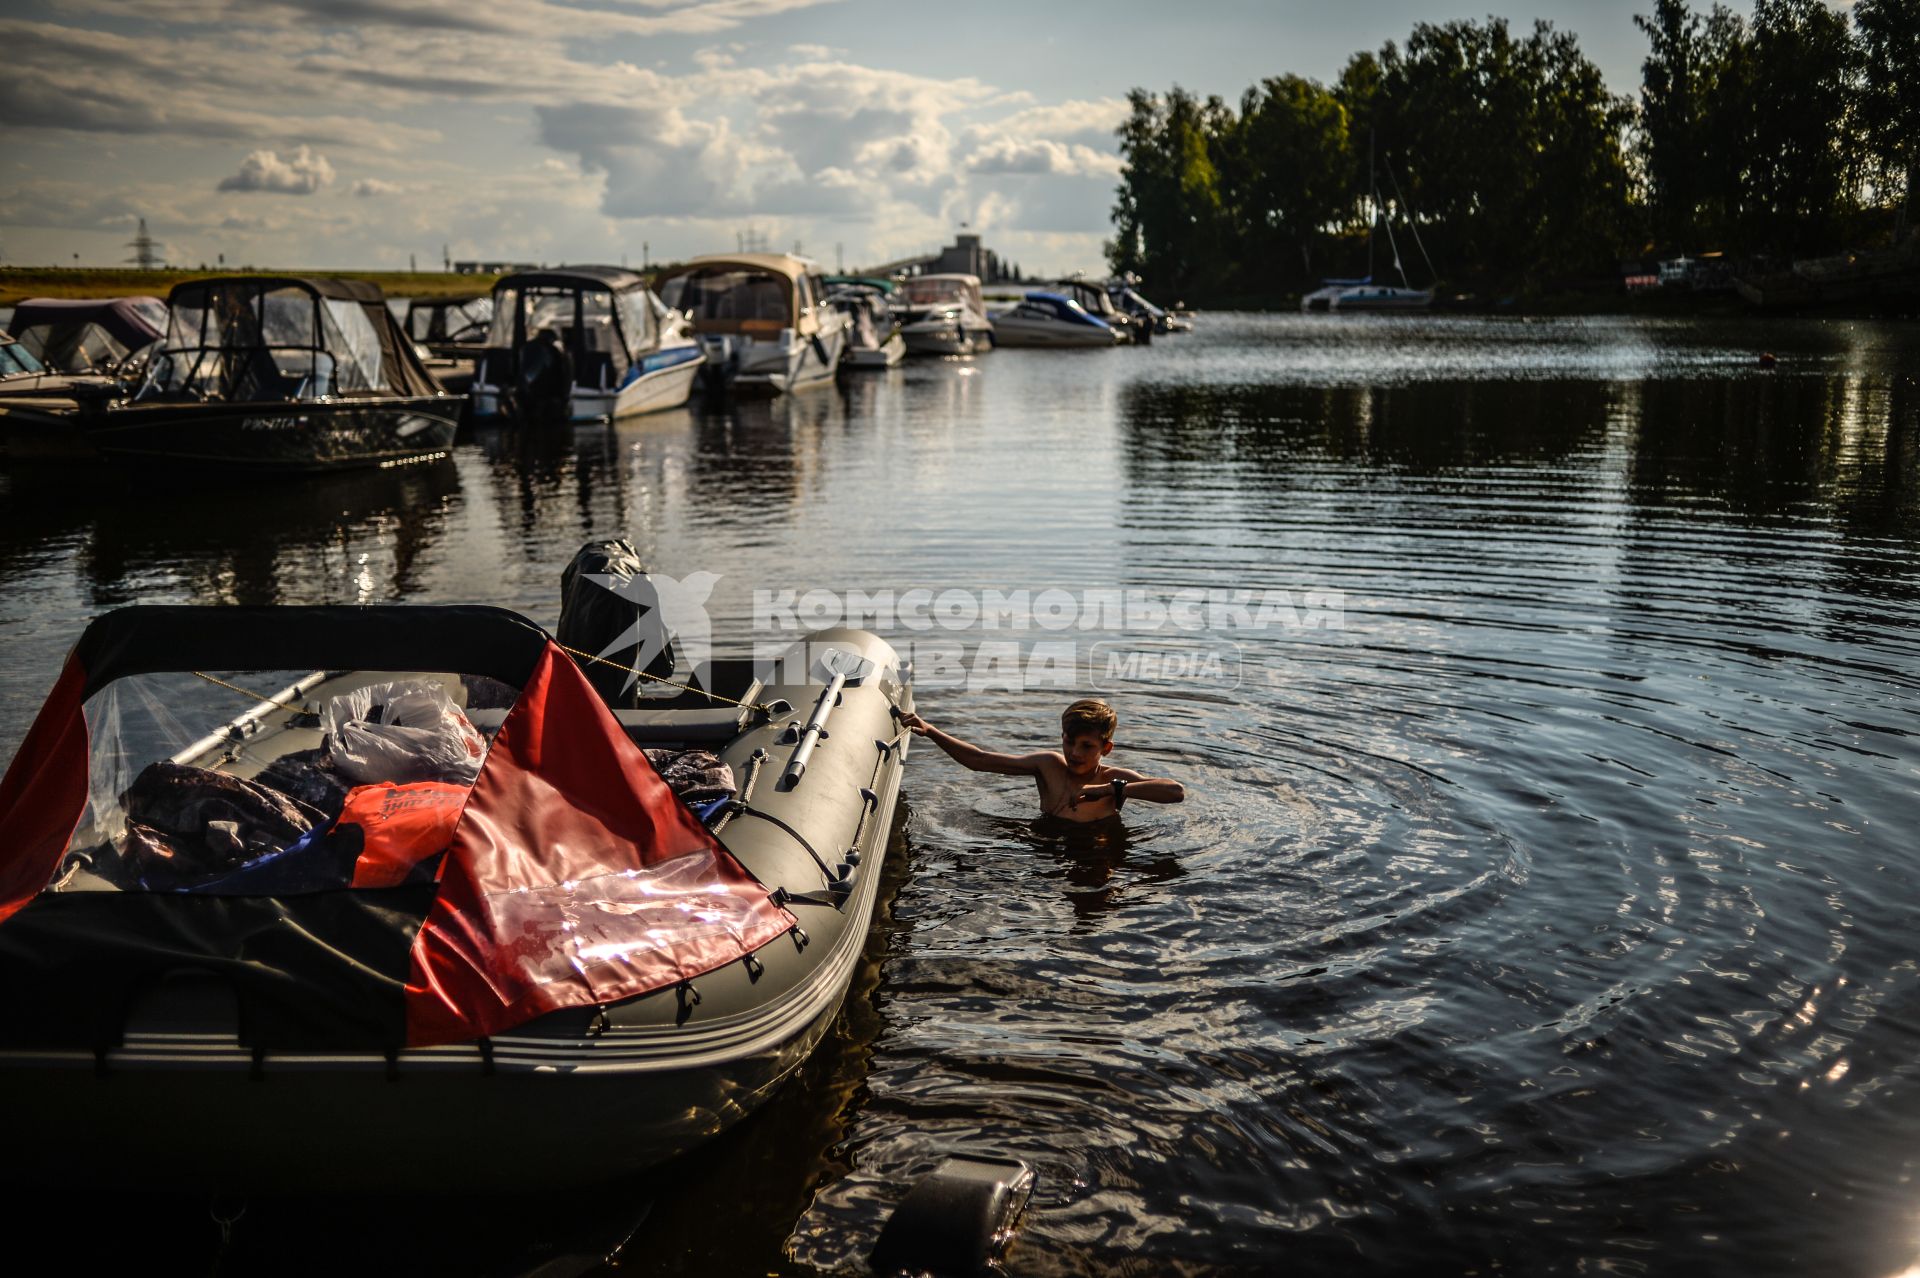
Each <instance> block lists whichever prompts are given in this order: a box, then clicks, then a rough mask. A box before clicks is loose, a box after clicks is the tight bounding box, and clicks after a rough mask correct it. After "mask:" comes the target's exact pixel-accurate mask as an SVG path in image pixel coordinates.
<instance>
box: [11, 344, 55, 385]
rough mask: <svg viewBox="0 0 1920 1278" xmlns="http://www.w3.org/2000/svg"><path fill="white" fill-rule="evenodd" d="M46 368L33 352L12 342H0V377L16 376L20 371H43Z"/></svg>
mask: <svg viewBox="0 0 1920 1278" xmlns="http://www.w3.org/2000/svg"><path fill="white" fill-rule="evenodd" d="M46 371H47V370H46V369H45V368H44V367H42V366H41V363H40V361H39V360H37V359H35V358H34V357H33V352H32V351H29V350H28V349H27V348H26V347H24V346H20V345H18V344H16V343H13V342H0V377H17V376H19V375H20V374H21V373H44V372H46Z"/></svg>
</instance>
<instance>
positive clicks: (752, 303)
mask: <svg viewBox="0 0 1920 1278" xmlns="http://www.w3.org/2000/svg"><path fill="white" fill-rule="evenodd" d="M816 270H817V268H816V266H815V264H814V263H813V262H811V261H809V260H808V259H807V258H804V257H795V256H794V255H793V254H791V253H735V254H731V255H729V254H718V253H716V254H710V255H708V256H705V257H696V258H694V259H692V260H691V261H688V262H685V263H683V264H682V265H680V266H676V267H674V268H672V269H671V270H666V271H662V272H661V273H660V274H659V276H658V277H657V278H656V279H655V282H654V286H655V288H657V289H658V290H659V293H660V300H661V301H663V302H665V303H666V304H667V305H668V306H670V307H672V308H673V309H675V310H680V311H686V312H687V313H688V314H689V315H691V316H692V317H693V326H694V328H695V330H696V331H698V332H701V333H741V334H746V335H749V336H753V337H770V336H772V335H773V334H775V333H778V332H779V331H780V330H781V329H783V328H790V329H793V330H794V331H795V332H796V333H800V334H802V335H806V334H813V333H817V332H819V330H820V319H819V316H818V315H817V314H816V313H815V304H816V303H818V302H821V301H824V300H825V298H824V294H825V292H826V289H825V287H824V285H822V283H821V282H820V276H819V275H818V274H817V273H816Z"/></svg>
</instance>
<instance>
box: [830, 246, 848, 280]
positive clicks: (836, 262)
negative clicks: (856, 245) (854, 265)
mask: <svg viewBox="0 0 1920 1278" xmlns="http://www.w3.org/2000/svg"><path fill="white" fill-rule="evenodd" d="M846 249H847V246H846V245H844V244H842V243H841V242H840V241H839V240H835V241H834V242H833V273H834V274H835V275H845V274H846V273H847V252H846Z"/></svg>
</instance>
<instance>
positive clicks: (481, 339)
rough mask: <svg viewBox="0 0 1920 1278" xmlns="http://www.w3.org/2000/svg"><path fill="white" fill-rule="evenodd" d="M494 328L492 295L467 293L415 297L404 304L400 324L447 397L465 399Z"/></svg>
mask: <svg viewBox="0 0 1920 1278" xmlns="http://www.w3.org/2000/svg"><path fill="white" fill-rule="evenodd" d="M492 324H493V295H492V294H491V293H469V294H464V295H459V296H454V297H417V298H414V299H413V300H411V301H409V302H408V303H407V316H406V318H405V319H404V320H402V321H401V325H400V326H401V327H402V328H403V329H405V330H406V334H407V338H408V340H410V341H411V342H412V343H413V344H414V346H415V347H417V348H418V349H419V350H420V351H422V352H424V355H423V356H422V358H421V361H420V362H421V363H423V364H425V365H426V366H427V371H428V372H429V373H432V374H433V380H434V381H436V382H439V383H440V385H441V386H443V387H444V388H445V389H446V390H447V393H448V394H451V395H465V394H467V393H468V392H469V391H471V390H472V389H473V372H474V364H475V363H476V362H477V361H478V359H479V357H480V353H481V352H482V351H484V350H485V349H486V347H487V332H488V330H489V329H490V328H491V327H492Z"/></svg>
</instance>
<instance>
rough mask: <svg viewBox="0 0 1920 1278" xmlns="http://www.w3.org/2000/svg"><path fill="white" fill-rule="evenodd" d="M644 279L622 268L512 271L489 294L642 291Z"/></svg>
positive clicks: (563, 268) (598, 267)
mask: <svg viewBox="0 0 1920 1278" xmlns="http://www.w3.org/2000/svg"><path fill="white" fill-rule="evenodd" d="M646 286H647V277H646V276H644V275H642V274H640V272H638V271H629V270H628V269H627V268H626V267H624V266H554V267H548V268H544V269H542V270H538V271H515V272H514V273H513V274H512V275H502V276H501V277H500V278H499V279H498V280H496V281H495V282H494V285H493V291H494V292H496V293H498V292H499V291H500V290H501V289H503V288H523V289H524V288H586V289H595V290H601V291H605V292H611V293H623V292H627V291H629V290H631V289H636V288H645V287H646Z"/></svg>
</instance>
